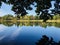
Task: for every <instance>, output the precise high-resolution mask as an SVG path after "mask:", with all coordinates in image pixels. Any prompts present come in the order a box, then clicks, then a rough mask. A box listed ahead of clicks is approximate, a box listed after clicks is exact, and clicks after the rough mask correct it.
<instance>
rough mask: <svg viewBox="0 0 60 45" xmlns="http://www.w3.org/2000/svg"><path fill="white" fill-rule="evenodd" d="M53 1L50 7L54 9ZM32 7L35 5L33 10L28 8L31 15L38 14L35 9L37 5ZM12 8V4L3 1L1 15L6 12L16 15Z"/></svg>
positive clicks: (0, 9)
mask: <svg viewBox="0 0 60 45" xmlns="http://www.w3.org/2000/svg"><path fill="white" fill-rule="evenodd" d="M51 3H52V7H51V8H50V9H54V5H53V3H54V1H52V2H51ZM32 7H33V10H31V11H28V10H27V12H28V13H29V15H36V13H35V11H34V10H35V7H34V6H32ZM11 8H12V5H7V4H4V3H2V6H1V8H0V16H4V15H6V14H12V15H14V16H15V14H14V12H13V11H12V10H11Z"/></svg>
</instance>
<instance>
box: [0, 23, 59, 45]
mask: <svg viewBox="0 0 60 45" xmlns="http://www.w3.org/2000/svg"><path fill="white" fill-rule="evenodd" d="M43 35H46V36H48V37H52V38H53V39H54V41H56V42H58V41H60V23H19V22H17V23H1V24H0V45H4V44H7V45H36V44H35V43H36V42H38V40H40V38H41V37H42V36H43Z"/></svg>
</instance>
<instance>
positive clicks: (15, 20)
mask: <svg viewBox="0 0 60 45" xmlns="http://www.w3.org/2000/svg"><path fill="white" fill-rule="evenodd" d="M2 21H12V22H43V20H2ZM46 22H60V20H47V21H46Z"/></svg>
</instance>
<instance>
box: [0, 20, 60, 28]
mask: <svg viewBox="0 0 60 45" xmlns="http://www.w3.org/2000/svg"><path fill="white" fill-rule="evenodd" d="M0 24H3V25H5V26H13V25H14V24H15V25H16V26H41V27H44V28H46V27H47V26H55V27H59V28H60V23H57V22H55V23H52V22H51V23H48V22H46V23H45V22H19V21H17V22H12V21H3V22H0Z"/></svg>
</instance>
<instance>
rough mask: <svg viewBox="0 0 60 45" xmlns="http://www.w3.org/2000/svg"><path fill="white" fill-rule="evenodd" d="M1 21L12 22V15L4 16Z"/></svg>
mask: <svg viewBox="0 0 60 45" xmlns="http://www.w3.org/2000/svg"><path fill="white" fill-rule="evenodd" d="M3 19H4V20H12V19H13V15H10V14H8V15H5V16H3Z"/></svg>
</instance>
